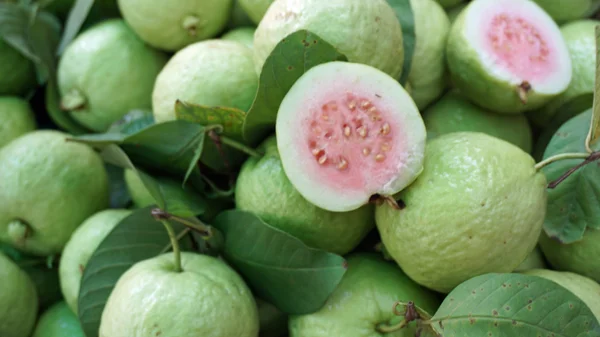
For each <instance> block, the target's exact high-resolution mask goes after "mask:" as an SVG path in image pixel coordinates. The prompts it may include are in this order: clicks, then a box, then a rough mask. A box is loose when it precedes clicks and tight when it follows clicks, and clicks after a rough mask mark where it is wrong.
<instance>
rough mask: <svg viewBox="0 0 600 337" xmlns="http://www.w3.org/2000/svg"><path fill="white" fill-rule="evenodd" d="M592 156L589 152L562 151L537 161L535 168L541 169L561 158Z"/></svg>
mask: <svg viewBox="0 0 600 337" xmlns="http://www.w3.org/2000/svg"><path fill="white" fill-rule="evenodd" d="M589 156H590V154H589V153H561V154H557V155H555V156H552V157H549V158H546V159H544V160H543V161H541V162H539V163H537V164H536V165H535V169H536V170H537V171H539V170H541V169H542V168H544V167H546V166H548V165H550V164H552V163H554V162H557V161H560V160H565V159H586V158H588V157H589Z"/></svg>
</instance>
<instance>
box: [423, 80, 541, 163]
mask: <svg viewBox="0 0 600 337" xmlns="http://www.w3.org/2000/svg"><path fill="white" fill-rule="evenodd" d="M423 120H424V121H425V128H426V129H427V136H428V137H429V138H430V139H431V138H434V137H437V136H440V135H444V134H447V133H451V132H461V131H473V132H483V133H486V134H488V135H490V136H494V137H497V138H500V139H503V140H505V141H507V142H509V143H512V144H515V145H516V146H518V147H520V148H521V149H522V150H523V151H525V152H527V153H529V152H531V146H532V145H531V144H532V140H533V136H532V133H531V127H530V126H529V122H528V120H527V118H525V116H523V115H522V114H516V115H505V114H499V113H495V112H491V111H487V110H485V109H483V108H480V107H479V106H477V105H475V104H473V103H471V102H470V101H469V100H467V99H466V98H464V97H463V96H461V95H460V94H459V93H458V92H456V91H451V92H449V93H447V94H446V95H445V96H444V97H442V99H440V100H439V101H437V102H436V103H435V104H434V105H432V106H431V107H429V108H428V109H427V110H425V112H423Z"/></svg>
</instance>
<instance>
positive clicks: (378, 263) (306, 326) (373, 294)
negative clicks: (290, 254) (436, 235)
mask: <svg viewBox="0 0 600 337" xmlns="http://www.w3.org/2000/svg"><path fill="white" fill-rule="evenodd" d="M346 260H347V262H348V270H347V271H346V273H345V274H344V277H343V278H342V280H341V282H340V283H339V284H338V286H337V288H336V289H335V290H334V291H333V293H332V294H331V296H330V297H329V298H328V299H327V302H326V303H325V304H324V305H323V307H321V309H320V310H318V311H316V312H314V313H310V314H306V315H299V316H290V324H289V329H290V337H329V336H352V337H363V336H364V337H374V336H390V337H391V336H395V337H412V336H415V332H416V331H415V330H416V329H415V326H414V323H411V324H410V325H409V326H408V327H406V328H404V329H401V330H398V331H396V332H392V333H384V332H382V331H380V330H378V328H379V327H380V326H385V325H393V324H395V323H398V322H399V321H400V317H398V316H396V315H394V312H393V308H394V304H395V303H396V302H397V301H402V302H409V301H413V302H414V303H415V305H417V306H418V307H420V308H422V309H423V310H425V311H427V312H428V313H430V314H434V313H435V311H436V310H437V308H438V306H439V304H440V302H439V300H438V299H437V297H436V295H435V294H434V293H433V292H431V291H429V290H427V289H425V288H423V287H420V286H419V285H417V284H416V283H415V282H413V281H412V280H411V279H410V278H408V277H407V276H406V275H405V274H404V273H403V272H402V270H400V269H399V268H398V267H397V266H395V265H394V264H393V263H390V262H387V261H385V260H383V259H381V258H380V257H379V256H377V255H374V254H370V253H358V254H357V253H355V254H352V255H350V256H348V258H347V259H346Z"/></svg>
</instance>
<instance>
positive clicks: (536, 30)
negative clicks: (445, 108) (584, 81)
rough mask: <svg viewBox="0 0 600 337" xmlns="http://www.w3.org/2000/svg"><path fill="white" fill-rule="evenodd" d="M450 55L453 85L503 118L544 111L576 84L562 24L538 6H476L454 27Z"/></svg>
mask: <svg viewBox="0 0 600 337" xmlns="http://www.w3.org/2000/svg"><path fill="white" fill-rule="evenodd" d="M446 55H447V62H448V68H449V71H450V75H451V79H452V83H453V85H454V86H455V87H457V88H458V89H460V91H461V92H462V93H463V94H464V95H465V96H466V97H468V98H469V99H470V100H471V101H473V102H474V103H476V104H477V105H479V106H481V107H483V108H487V109H488V110H491V111H495V112H499V113H507V114H516V113H520V112H524V111H528V110H535V109H538V108H540V107H541V106H543V105H544V104H546V103H548V102H549V101H550V100H551V99H553V98H554V97H556V96H558V95H560V94H561V93H563V92H564V91H566V90H567V87H568V86H569V83H570V82H571V78H572V69H571V58H570V56H569V51H568V49H567V45H566V43H565V40H564V38H563V36H562V34H561V33H560V30H559V28H558V26H557V24H556V23H555V22H554V21H553V20H552V18H551V17H550V16H549V15H548V14H547V13H546V12H544V10H543V9H541V8H540V7H539V6H538V5H537V4H536V3H535V2H533V1H522V0H475V1H472V2H471V3H470V4H469V5H468V6H467V7H465V9H463V11H462V12H461V13H460V14H459V16H458V17H457V18H456V21H455V22H454V24H453V25H452V28H451V30H450V35H449V36H448V44H447V46H446Z"/></svg>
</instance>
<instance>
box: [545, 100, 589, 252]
mask: <svg viewBox="0 0 600 337" xmlns="http://www.w3.org/2000/svg"><path fill="white" fill-rule="evenodd" d="M591 117H592V109H589V110H587V111H586V112H583V113H581V114H579V115H577V116H575V117H573V118H571V119H570V120H568V121H567V122H566V123H564V124H563V125H562V126H561V127H560V128H559V129H558V131H557V132H556V133H555V134H554V136H553V137H552V139H551V140H550V143H549V144H548V147H547V148H546V151H545V153H544V159H546V158H549V157H552V156H554V155H558V154H562V153H580V152H585V140H586V137H587V134H588V130H589V125H590V124H589V123H590V120H591ZM599 149H600V144H596V145H595V150H599ZM581 162H583V160H582V159H568V160H561V161H558V162H555V163H552V164H550V165H548V166H546V167H544V168H543V169H542V172H543V173H544V174H545V175H546V177H547V179H548V181H553V180H556V179H558V178H559V177H560V176H562V175H563V174H564V173H565V172H567V171H568V170H569V169H571V168H573V167H575V166H576V165H577V164H579V163H581ZM598 219H600V166H598V165H597V164H596V163H592V164H589V165H586V166H584V167H582V168H581V169H579V170H577V171H575V172H574V173H573V174H572V175H571V176H569V177H568V178H567V179H566V180H564V181H563V182H562V183H561V184H559V185H558V186H557V187H556V188H553V189H549V190H548V207H547V211H546V218H545V220H544V230H545V231H546V234H548V236H550V237H553V238H556V239H558V240H559V241H560V242H562V243H565V244H568V243H573V242H576V241H579V240H581V239H582V238H583V233H584V232H585V229H586V228H587V227H591V228H594V229H600V222H599V221H598Z"/></svg>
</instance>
